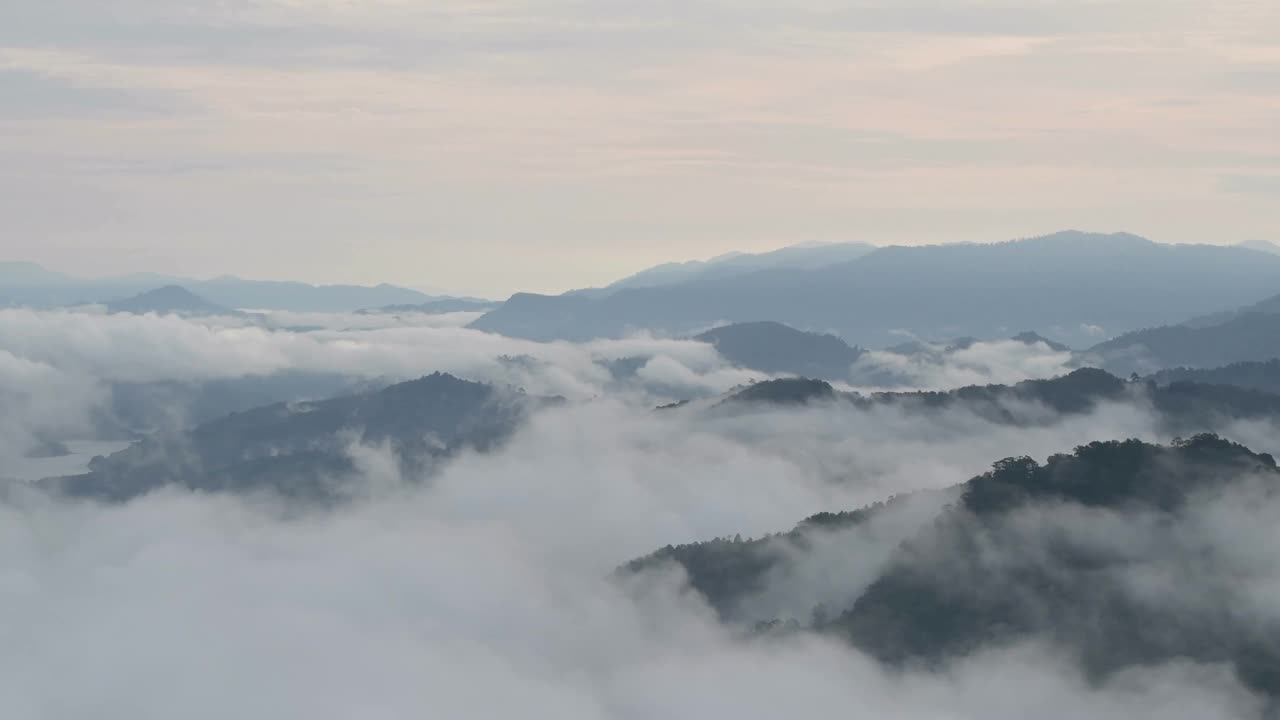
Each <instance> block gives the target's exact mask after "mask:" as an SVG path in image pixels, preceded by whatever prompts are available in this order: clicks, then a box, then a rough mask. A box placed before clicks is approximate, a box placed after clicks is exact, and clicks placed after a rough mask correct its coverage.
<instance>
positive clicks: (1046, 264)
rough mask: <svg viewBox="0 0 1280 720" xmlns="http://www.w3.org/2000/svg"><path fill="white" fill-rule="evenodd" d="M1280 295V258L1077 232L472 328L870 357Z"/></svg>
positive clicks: (572, 301) (562, 307)
mask: <svg viewBox="0 0 1280 720" xmlns="http://www.w3.org/2000/svg"><path fill="white" fill-rule="evenodd" d="M1278 285H1280V256H1271V255H1266V254H1262V253H1258V252H1257V251H1254V250H1249V249H1244V248H1238V247H1219V246H1208V245H1160V244H1157V243H1154V242H1151V241H1149V240H1145V239H1143V238H1140V237H1137V236H1134V235H1127V234H1114V235H1098V234H1089V233H1082V232H1074V231H1072V232H1063V233H1057V234H1055V235H1050V236H1046V237H1040V238H1032V239H1027V240H1018V241H1011V242H1004V243H996V244H990V245H976V244H955V245H933V246H921V247H885V248H879V249H877V250H874V251H872V252H870V253H868V254H867V255H865V256H863V257H861V258H858V259H856V260H852V261H848V262H843V263H837V264H834V265H828V266H824V267H819V268H816V269H794V268H771V269H764V270H758V271H755V272H750V273H746V274H742V275H734V276H730V277H720V278H707V279H701V278H698V279H694V280H690V281H685V282H679V283H675V284H671V285H667V286H663V287H660V288H623V289H620V290H618V291H616V292H613V293H612V294H609V295H606V296H598V297H593V296H589V295H581V294H578V295H572V294H570V295H561V296H544V295H532V294H517V295H514V296H512V297H511V299H510V300H508V301H507V302H506V303H504V304H503V305H502V306H501V307H500V308H498V309H497V310H494V311H493V312H490V313H488V314H486V315H484V316H483V317H481V318H479V319H477V320H476V321H475V322H474V323H472V327H473V328H476V329H479V330H484V331H488V332H495V333H500V334H503V335H509V336H514V337H522V338H529V339H535V340H553V339H570V340H584V339H589V338H594V337H616V336H621V335H625V334H626V333H628V332H631V331H634V330H637V329H650V330H654V331H660V332H666V333H672V334H688V333H692V332H697V331H698V329H700V328H705V327H707V326H709V325H716V324H723V323H732V322H748V321H759V320H772V321H776V322H781V323H786V324H791V325H794V326H801V327H804V326H810V327H822V328H829V329H830V330H831V331H832V332H835V333H837V334H839V335H840V336H841V337H842V338H844V339H845V340H846V341H847V342H850V343H856V344H858V345H861V346H863V347H882V346H886V345H890V344H893V343H894V342H896V341H897V336H898V335H899V334H900V333H901V332H902V331H904V330H905V331H909V332H911V333H912V334H914V335H917V336H920V337H956V336H966V335H967V336H972V337H975V338H979V339H985V338H996V337H1007V335H1008V333H1009V332H1010V328H1041V329H1043V330H1045V331H1046V332H1051V333H1052V334H1053V335H1054V336H1056V337H1058V338H1059V339H1061V340H1063V341H1065V342H1067V344H1077V345H1084V344H1087V342H1094V341H1095V340H1092V339H1090V338H1092V337H1093V336H1095V335H1096V334H1097V332H1098V328H1099V327H1101V328H1103V329H1104V330H1105V331H1106V332H1109V333H1112V334H1117V333H1121V332H1126V331H1129V330H1135V329H1138V328H1142V327H1152V326H1156V325H1162V324H1168V323H1173V322H1179V321H1181V320H1183V319H1185V318H1187V317H1191V316H1194V315H1197V314H1203V313H1205V312H1208V311H1212V310H1214V309H1218V308H1224V307H1235V306H1239V305H1243V304H1245V303H1247V302H1252V301H1253V300H1255V299H1256V298H1258V297H1263V296H1265V295H1267V294H1269V293H1272V292H1274V291H1275V288H1276V287H1277V286H1278Z"/></svg>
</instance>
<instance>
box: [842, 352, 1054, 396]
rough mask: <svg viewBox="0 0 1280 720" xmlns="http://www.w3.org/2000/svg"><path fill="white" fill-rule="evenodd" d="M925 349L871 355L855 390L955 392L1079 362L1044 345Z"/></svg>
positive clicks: (853, 374)
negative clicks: (901, 387)
mask: <svg viewBox="0 0 1280 720" xmlns="http://www.w3.org/2000/svg"><path fill="white" fill-rule="evenodd" d="M920 349H921V352H916V353H912V354H900V353H893V352H886V351H871V352H868V353H866V354H865V355H863V356H862V357H861V358H859V359H858V361H857V362H855V363H854V365H853V368H852V370H851V371H850V379H851V382H852V383H853V384H854V385H855V386H856V385H869V386H883V385H888V386H894V385H905V386H909V387H916V388H921V389H927V390H951V389H954V388H958V387H964V386H966V385H986V384H1011V383H1016V382H1019V381H1022V380H1028V379H1041V378H1050V377H1056V376H1058V375H1065V374H1066V373H1068V372H1070V371H1071V368H1072V360H1073V358H1072V354H1071V353H1070V352H1060V351H1057V350H1054V349H1053V348H1051V347H1049V346H1048V345H1046V344H1045V343H1043V342H1036V343H1024V342H1020V341H1017V340H999V341H982V342H974V343H972V344H969V345H968V346H966V347H962V348H954V349H949V348H948V347H947V346H946V345H944V344H936V343H935V344H929V343H922V344H921V348H920Z"/></svg>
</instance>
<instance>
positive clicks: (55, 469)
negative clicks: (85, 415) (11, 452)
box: [0, 440, 130, 482]
mask: <svg viewBox="0 0 1280 720" xmlns="http://www.w3.org/2000/svg"><path fill="white" fill-rule="evenodd" d="M63 444H64V445H66V446H67V449H68V450H70V451H71V452H70V454H68V455H63V456H61V457H41V458H20V459H18V460H17V461H15V462H12V463H10V464H9V465H8V466H7V467H4V468H0V476H3V477H7V478H12V479H15V480H24V481H26V482H33V481H35V480H39V479H41V478H47V477H61V476H63V475H79V474H80V473H84V472H88V471H89V461H90V460H92V459H93V458H94V456H95V455H110V454H111V453H113V452H119V451H120V450H123V449H125V448H127V447H129V445H130V443H129V442H128V441H119V440H68V441H67V442H65V443H63Z"/></svg>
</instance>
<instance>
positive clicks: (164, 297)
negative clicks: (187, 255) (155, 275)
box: [105, 285, 242, 316]
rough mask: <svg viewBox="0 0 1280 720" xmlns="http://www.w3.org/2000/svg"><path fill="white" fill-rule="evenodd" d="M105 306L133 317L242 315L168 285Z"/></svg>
mask: <svg viewBox="0 0 1280 720" xmlns="http://www.w3.org/2000/svg"><path fill="white" fill-rule="evenodd" d="M105 305H106V307H107V310H108V311H109V312H113V313H131V314H133V315H145V314H147V313H155V314H157V315H189V316H216V315H240V314H242V313H240V312H239V311H236V310H232V309H230V308H225V307H223V306H221V305H217V304H214V303H211V302H209V301H208V300H205V299H204V298H202V297H200V296H199V295H196V294H195V293H193V292H191V291H190V290H188V289H186V288H184V287H181V286H179V285H166V286H164V287H161V288H156V289H155V290H148V291H146V292H144V293H140V294H138V295H134V296H132V297H127V298H123V299H120V300H112V301H109V302H107V303H105Z"/></svg>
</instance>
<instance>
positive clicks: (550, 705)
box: [0, 428, 1256, 718]
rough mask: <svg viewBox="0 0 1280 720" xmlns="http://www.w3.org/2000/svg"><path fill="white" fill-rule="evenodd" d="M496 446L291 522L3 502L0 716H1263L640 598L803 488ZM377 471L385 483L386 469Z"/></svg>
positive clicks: (1216, 686) (224, 507)
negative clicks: (707, 534)
mask: <svg viewBox="0 0 1280 720" xmlns="http://www.w3.org/2000/svg"><path fill="white" fill-rule="evenodd" d="M565 430H566V434H571V433H568V432H567V431H568V430H569V428H565ZM559 449H560V448H555V449H554V450H559ZM508 452H509V453H511V454H512V456H511V457H506V458H499V459H493V460H480V459H478V458H477V459H471V460H469V461H464V462H463V463H462V464H461V465H462V467H459V468H458V469H456V470H451V471H449V472H446V473H445V475H444V476H443V477H441V478H440V480H439V482H438V483H436V484H435V485H434V486H432V487H429V488H420V487H418V488H406V487H402V486H400V485H399V484H398V483H397V482H396V481H395V480H394V479H391V480H389V479H388V478H378V477H371V478H370V481H371V482H374V483H381V484H380V485H379V486H380V487H381V490H380V491H379V493H378V494H377V495H376V496H374V497H372V498H369V499H368V500H366V501H364V502H361V503H358V504H356V505H354V506H350V507H346V508H343V509H341V510H338V511H334V512H329V513H323V514H318V515H306V516H303V517H296V516H286V515H285V514H282V513H281V512H280V511H279V509H277V508H273V507H272V506H270V505H269V504H256V505H255V504H246V503H245V502H243V501H241V500H237V499H232V498H225V497H221V498H220V497H200V496H193V495H188V494H183V493H176V492H165V493H159V494H156V495H152V496H149V497H147V498H144V499H141V500H138V501H134V502H132V503H129V504H127V505H124V506H118V507H103V506H97V505H71V504H58V503H48V502H44V501H40V500H29V501H26V502H23V501H17V502H15V503H14V504H12V505H9V506H6V507H4V508H3V509H0V512H2V513H3V515H4V517H3V518H2V520H3V522H0V528H2V529H0V535H2V538H0V540H2V542H0V558H3V560H2V562H0V566H3V568H4V574H3V578H2V580H0V598H2V600H3V607H4V611H3V613H0V629H2V631H3V634H4V637H5V638H6V643H5V644H4V646H3V649H0V669H2V670H3V672H2V673H0V677H3V678H4V679H3V681H0V689H3V690H4V692H3V693H0V710H2V711H3V714H4V715H5V716H6V717H33V718H34V717H41V718H57V717H83V716H87V715H92V716H94V717H101V718H138V717H173V716H181V717H189V718H225V717H229V716H238V717H299V718H302V717H308V718H329V717H331V718H343V717H353V716H359V717H375V718H377V717H385V718H393V717H405V716H412V715H416V714H420V713H421V712H422V711H423V710H424V709H429V711H430V712H431V713H432V714H439V715H441V716H446V717H494V718H497V717H511V716H513V715H519V716H525V717H528V716H533V717H555V718H578V717H581V718H641V717H654V718H657V717H690V718H693V717H708V716H710V717H744V718H753V717H759V718H768V717H777V716H778V714H780V713H783V712H793V713H794V712H798V713H801V714H803V715H805V716H814V715H817V714H819V713H823V714H826V713H839V714H842V715H846V716H848V715H852V716H854V717H882V716H885V715H892V716H895V717H919V718H934V717H974V718H978V717H985V718H990V717H997V718H1000V717H1006V718H1021V717H1026V716H1027V715H1028V714H1030V713H1035V714H1037V715H1038V716H1044V717H1063V718H1066V717H1080V716H1082V715H1084V716H1090V717H1114V718H1131V717H1164V718H1169V717H1172V718H1217V717H1220V718H1235V717H1248V716H1250V715H1251V714H1253V713H1254V712H1256V704H1255V701H1253V700H1252V699H1251V698H1250V697H1249V696H1248V694H1247V693H1244V692H1243V691H1241V690H1240V689H1239V688H1238V687H1237V686H1236V684H1235V683H1234V681H1232V680H1231V679H1230V677H1229V675H1228V674H1227V673H1226V672H1225V671H1224V670H1222V669H1219V668H1214V667H1198V666H1191V665H1182V664H1179V665H1172V666H1165V667H1157V668H1150V669H1146V670H1142V671H1136V672H1131V673H1127V674H1124V675H1122V676H1119V677H1117V678H1115V679H1113V680H1112V681H1110V682H1108V683H1106V684H1103V685H1101V686H1095V685H1092V684H1090V683H1089V682H1087V681H1086V680H1084V679H1083V678H1082V677H1081V675H1080V674H1079V672H1078V671H1077V670H1075V669H1074V666H1073V664H1072V663H1071V662H1070V660H1069V659H1068V658H1066V657H1063V656H1061V655H1060V654H1059V653H1057V652H1055V651H1054V650H1053V649H1052V648H1048V647H1040V646H1025V647H1017V648H1012V649H1009V650H1007V651H1002V652H999V653H995V654H990V655H981V656H975V657H972V658H969V659H968V660H966V661H965V662H963V663H961V664H959V665H958V666H956V667H952V668H949V669H947V670H946V671H942V672H925V671H908V672H906V673H898V672H889V671H887V670H884V669H882V668H880V667H879V666H878V665H877V664H876V663H874V662H873V661H870V660H868V659H866V658H864V657H862V656H860V655H859V654H857V653H856V652H854V651H852V650H849V649H847V648H845V647H843V646H840V645H837V644H833V643H832V642H831V641H827V640H821V639H817V638H811V637H804V636H799V637H792V638H786V639H781V640H770V639H756V640H751V639H747V638H744V637H742V636H741V635H740V634H738V633H737V632H736V631H734V630H732V629H729V628H726V627H724V626H721V625H719V624H718V623H717V622H716V621H715V619H714V617H713V615H712V614H711V613H710V611H709V610H707V608H705V607H704V606H703V605H702V604H701V602H700V601H699V600H698V599H697V598H696V597H694V596H691V595H689V594H687V593H681V592H680V591H679V589H678V588H679V585H678V577H676V576H674V575H673V576H669V577H666V578H665V579H663V578H645V582H644V583H643V585H641V586H640V587H636V588H627V587H625V586H619V585H617V584H615V583H613V582H611V581H609V580H607V579H606V574H605V572H604V571H606V570H607V567H608V564H609V563H610V562H612V561H613V560H617V559H623V558H626V557H627V556H629V555H630V554H632V553H634V552H636V551H637V550H639V549H641V548H643V547H644V546H646V545H651V544H653V543H656V542H660V541H661V536H662V535H663V534H664V532H665V531H666V530H667V529H668V528H670V527H673V526H677V527H679V526H684V527H690V528H699V529H706V530H712V529H715V528H716V527H717V526H719V525H730V524H733V523H732V522H731V520H730V518H728V517H727V516H728V515H731V514H737V515H739V516H740V519H745V518H747V517H749V516H750V515H751V514H752V513H757V514H764V515H766V516H778V520H779V521H781V517H780V516H782V515H785V514H786V511H785V510H782V509H779V510H774V511H772V512H770V511H769V508H771V507H773V506H774V505H775V504H776V503H778V502H779V501H780V500H782V501H786V502H787V503H790V504H793V505H803V504H804V503H805V502H808V501H811V499H812V498H811V497H810V496H811V494H812V493H811V491H806V490H805V489H804V488H803V486H800V487H799V488H795V487H793V486H785V487H784V486H783V484H782V483H769V482H767V480H768V477H769V475H770V474H771V473H770V472H768V470H764V471H758V472H757V473H754V474H752V475H747V476H742V477H738V478H736V481H737V482H735V483H733V486H734V488H735V493H734V494H733V495H729V496H727V497H732V498H734V499H735V502H734V503H733V504H732V506H731V507H728V508H726V507H724V503H723V500H724V498H725V497H726V496H721V497H720V498H718V499H719V500H720V501H721V502H714V503H713V502H712V501H713V498H712V497H710V496H709V495H708V496H706V497H705V498H700V497H699V492H697V491H693V492H691V491H689V490H687V489H686V488H685V485H687V484H688V483H690V481H692V480H696V479H697V478H698V476H699V475H700V476H701V478H702V479H703V485H704V486H705V485H707V484H708V483H710V482H711V481H710V480H709V478H711V477H712V476H713V475H723V474H727V473H724V472H723V471H721V472H716V468H715V467H714V464H713V462H712V461H713V460H714V459H715V458H714V457H713V456H709V457H707V465H706V467H704V468H701V469H700V470H699V471H695V472H689V471H686V472H679V471H677V472H673V473H670V474H663V473H653V474H644V475H643V476H642V475H639V474H634V475H630V477H628V475H629V473H628V472H625V471H622V472H614V473H609V472H602V471H601V469H600V468H599V467H593V466H590V465H587V466H586V467H583V468H582V469H581V471H580V472H569V473H563V474H562V472H563V470H564V468H565V467H566V466H568V465H570V464H571V463H568V462H564V461H563V460H562V461H561V462H563V465H562V464H560V463H555V464H551V465H547V464H539V463H537V462H536V459H535V458H534V457H531V456H530V455H529V454H528V453H527V452H526V451H524V450H522V449H521V448H520V447H513V448H512V449H511V450H509V451H508ZM558 454H559V453H557V452H546V453H544V455H546V456H556V455H558ZM683 459H685V460H688V459H689V457H688V456H687V455H686V456H685V457H683ZM617 463H618V464H619V465H622V466H626V465H628V464H629V461H628V458H626V457H625V456H623V457H619V458H617ZM748 466H750V463H749V462H747V461H746V460H744V461H743V462H741V463H740V464H738V465H736V466H734V467H733V468H730V471H733V470H741V469H743V468H746V467H748ZM369 467H370V468H371V469H370V472H371V474H373V475H376V474H377V472H378V471H377V470H376V469H374V468H375V467H376V463H375V462H370V463H369ZM630 469H631V470H638V469H639V468H630ZM759 480H764V481H765V482H756V481H759ZM728 484H729V483H728V482H727V481H726V482H724V485H728ZM720 489H723V486H722V487H721V488H720ZM655 510H660V512H659V513H657V514H656V515H655V514H654V511H655ZM770 519H772V518H770ZM766 522H767V521H766ZM738 524H742V523H738ZM746 524H750V523H746ZM611 558H612V559H613V560H611Z"/></svg>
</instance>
